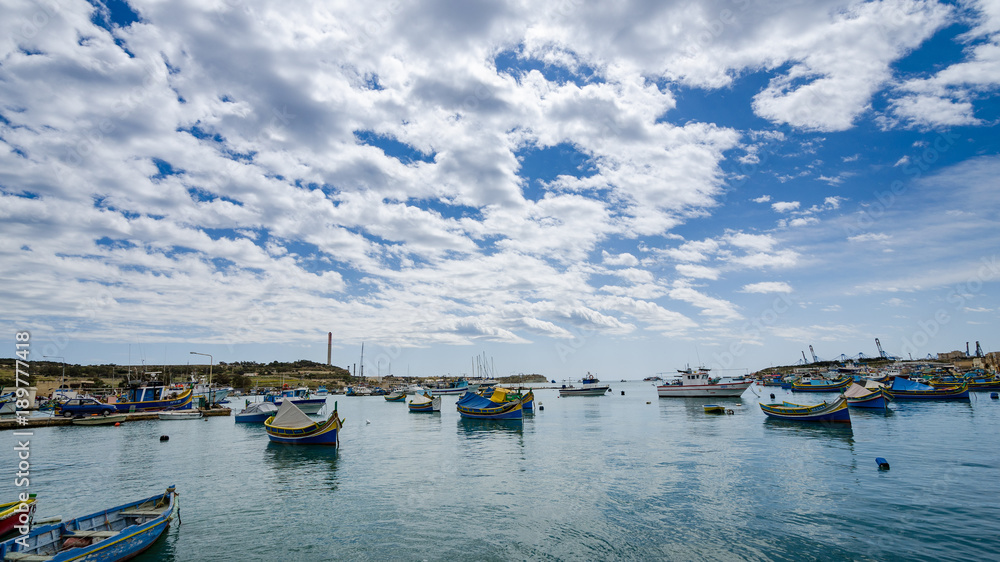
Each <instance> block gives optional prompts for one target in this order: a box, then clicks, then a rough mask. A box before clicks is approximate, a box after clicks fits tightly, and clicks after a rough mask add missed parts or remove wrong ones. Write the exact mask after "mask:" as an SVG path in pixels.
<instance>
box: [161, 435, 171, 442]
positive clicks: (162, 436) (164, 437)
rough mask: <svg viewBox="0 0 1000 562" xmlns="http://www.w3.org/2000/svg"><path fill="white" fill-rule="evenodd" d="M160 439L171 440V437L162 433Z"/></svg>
mask: <svg viewBox="0 0 1000 562" xmlns="http://www.w3.org/2000/svg"><path fill="white" fill-rule="evenodd" d="M160 441H170V437H167V436H166V435H161V436H160Z"/></svg>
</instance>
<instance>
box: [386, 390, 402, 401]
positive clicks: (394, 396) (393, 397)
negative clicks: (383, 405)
mask: <svg viewBox="0 0 1000 562" xmlns="http://www.w3.org/2000/svg"><path fill="white" fill-rule="evenodd" d="M382 398H384V399H385V401H386V402H403V401H405V400H406V393H405V392H403V391H402V390H394V391H392V392H390V393H389V394H386V395H385V396H383V397H382Z"/></svg>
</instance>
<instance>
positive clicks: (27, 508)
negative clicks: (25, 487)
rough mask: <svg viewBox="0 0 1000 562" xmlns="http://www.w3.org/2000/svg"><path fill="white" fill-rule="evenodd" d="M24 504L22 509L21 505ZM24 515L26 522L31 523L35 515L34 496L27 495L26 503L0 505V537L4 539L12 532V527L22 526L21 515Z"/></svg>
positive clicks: (16, 502)
mask: <svg viewBox="0 0 1000 562" xmlns="http://www.w3.org/2000/svg"><path fill="white" fill-rule="evenodd" d="M22 504H24V507H23V508H22V507H21V505H22ZM22 513H26V514H27V519H26V520H25V521H26V522H29V523H30V521H31V519H32V517H33V516H34V515H35V494H28V501H25V502H22V501H20V500H15V501H12V502H7V503H2V504H0V537H4V536H6V535H7V534H9V533H12V532H13V531H14V527H17V526H20V525H23V524H24V522H22V521H21V514H22Z"/></svg>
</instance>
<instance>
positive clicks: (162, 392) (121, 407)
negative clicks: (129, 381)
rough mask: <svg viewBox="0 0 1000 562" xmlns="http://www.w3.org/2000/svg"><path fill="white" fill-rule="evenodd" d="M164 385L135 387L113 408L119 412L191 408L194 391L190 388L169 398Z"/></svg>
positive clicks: (127, 391)
mask: <svg viewBox="0 0 1000 562" xmlns="http://www.w3.org/2000/svg"><path fill="white" fill-rule="evenodd" d="M166 391H167V387H166V386H163V385H146V386H133V387H130V388H128V389H127V390H126V391H125V394H124V395H123V396H122V398H121V400H119V401H117V402H115V403H114V404H108V405H109V406H113V407H114V409H115V410H116V411H119V412H154V411H158V410H184V409H187V408H190V407H191V400H192V396H193V391H192V390H191V389H190V388H189V389H187V390H185V391H184V392H182V393H180V394H178V395H177V396H172V397H167V392H166Z"/></svg>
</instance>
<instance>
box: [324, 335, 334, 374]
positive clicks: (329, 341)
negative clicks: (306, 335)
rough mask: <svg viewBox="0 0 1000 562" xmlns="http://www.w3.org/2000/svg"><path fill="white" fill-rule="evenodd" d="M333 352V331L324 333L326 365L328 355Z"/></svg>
mask: <svg viewBox="0 0 1000 562" xmlns="http://www.w3.org/2000/svg"><path fill="white" fill-rule="evenodd" d="M332 353H333V332H327V333H326V366H327V367H329V366H330V355H331V354H332Z"/></svg>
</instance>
